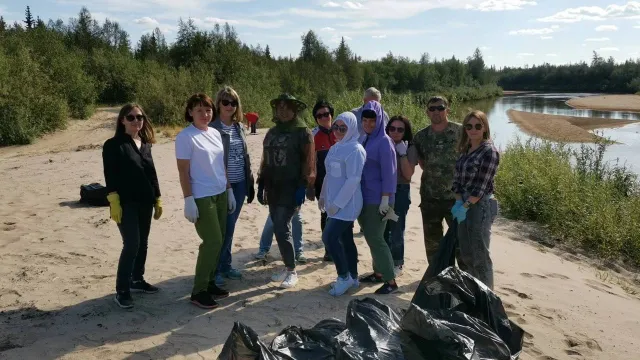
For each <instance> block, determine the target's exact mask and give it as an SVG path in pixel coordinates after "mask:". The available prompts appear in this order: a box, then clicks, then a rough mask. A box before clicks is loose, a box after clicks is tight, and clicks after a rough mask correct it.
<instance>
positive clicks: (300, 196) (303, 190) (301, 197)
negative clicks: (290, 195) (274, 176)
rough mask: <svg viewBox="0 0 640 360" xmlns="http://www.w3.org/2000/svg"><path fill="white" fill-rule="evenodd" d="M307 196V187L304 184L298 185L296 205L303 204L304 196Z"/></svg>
mask: <svg viewBox="0 0 640 360" xmlns="http://www.w3.org/2000/svg"><path fill="white" fill-rule="evenodd" d="M306 196H307V188H305V187H304V186H300V187H299V188H298V190H296V206H300V205H302V204H304V198H305V197H306Z"/></svg>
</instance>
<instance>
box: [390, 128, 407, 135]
mask: <svg viewBox="0 0 640 360" xmlns="http://www.w3.org/2000/svg"><path fill="white" fill-rule="evenodd" d="M389 132H390V133H392V132H398V133H399V134H404V128H403V127H395V126H389Z"/></svg>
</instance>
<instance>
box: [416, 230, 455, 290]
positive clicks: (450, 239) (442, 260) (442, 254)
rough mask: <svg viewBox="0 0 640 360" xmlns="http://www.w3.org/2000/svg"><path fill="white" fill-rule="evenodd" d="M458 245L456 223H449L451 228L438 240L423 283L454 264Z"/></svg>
mask: <svg viewBox="0 0 640 360" xmlns="http://www.w3.org/2000/svg"><path fill="white" fill-rule="evenodd" d="M457 245H458V222H457V221H456V220H454V221H452V222H451V226H449V228H448V229H447V233H446V234H444V236H443V237H442V239H440V244H439V245H438V251H437V252H436V255H435V256H434V257H433V258H434V260H433V261H432V262H429V267H427V271H426V272H425V273H424V276H423V277H422V281H421V282H424V281H425V280H427V279H428V278H432V277H434V276H436V275H438V274H440V273H441V272H443V271H444V270H445V269H446V268H448V267H449V266H454V265H455V264H456V246H457Z"/></svg>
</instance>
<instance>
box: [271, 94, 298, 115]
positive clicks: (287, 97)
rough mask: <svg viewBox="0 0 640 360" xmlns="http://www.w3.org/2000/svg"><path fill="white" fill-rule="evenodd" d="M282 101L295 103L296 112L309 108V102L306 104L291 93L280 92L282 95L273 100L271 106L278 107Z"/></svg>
mask: <svg viewBox="0 0 640 360" xmlns="http://www.w3.org/2000/svg"><path fill="white" fill-rule="evenodd" d="M280 101H286V102H288V103H290V104H291V105H293V108H294V111H295V112H296V113H300V112H302V111H304V110H305V109H306V108H307V104H305V103H304V102H302V101H300V100H298V99H296V98H295V97H294V96H293V95H291V94H287V93H284V94H280V96H278V97H277V98H275V99H273V100H271V108H272V109H273V110H275V109H276V106H277V105H278V103H279V102H280Z"/></svg>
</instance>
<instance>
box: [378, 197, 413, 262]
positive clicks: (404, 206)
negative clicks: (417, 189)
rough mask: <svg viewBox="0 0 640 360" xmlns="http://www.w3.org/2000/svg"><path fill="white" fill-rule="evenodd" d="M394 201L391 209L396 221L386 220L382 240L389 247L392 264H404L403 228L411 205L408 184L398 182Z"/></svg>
mask: <svg viewBox="0 0 640 360" xmlns="http://www.w3.org/2000/svg"><path fill="white" fill-rule="evenodd" d="M395 197H396V201H395V205H394V206H393V210H394V211H395V213H396V215H398V221H397V222H396V221H387V227H386V229H385V230H384V240H385V241H386V242H387V245H389V249H391V256H392V257H393V265H394V266H400V265H404V230H405V228H406V224H407V213H408V212H409V206H410V205H411V192H410V185H409V184H398V187H397V188H396V196H395Z"/></svg>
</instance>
